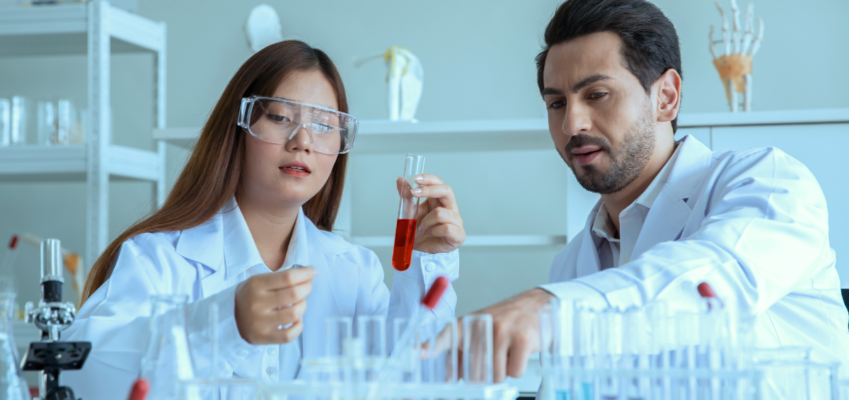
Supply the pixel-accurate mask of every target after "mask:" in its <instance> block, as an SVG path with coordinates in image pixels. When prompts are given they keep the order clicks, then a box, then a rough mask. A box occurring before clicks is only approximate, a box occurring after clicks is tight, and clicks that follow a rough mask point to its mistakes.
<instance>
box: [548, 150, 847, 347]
mask: <svg viewBox="0 0 849 400" xmlns="http://www.w3.org/2000/svg"><path fill="white" fill-rule="evenodd" d="M681 146H683V147H682V148H681V149H680V154H679V155H678V158H677V159H676V161H675V163H674V165H673V166H672V171H671V174H670V175H669V180H668V181H667V182H666V184H665V185H664V186H663V188H662V190H661V191H660V194H659V195H658V197H657V199H656V200H655V202H654V204H653V205H652V206H651V208H650V209H649V210H647V212H648V214H647V216H646V218H645V223H644V224H643V227H642V230H641V231H640V233H639V236H638V238H637V241H636V244H635V246H634V250H633V252H632V255H631V257H630V262H627V263H624V264H623V265H621V266H619V267H617V268H607V269H604V270H601V266H600V261H599V255H598V246H599V240H600V239H599V237H598V236H597V235H594V234H593V233H592V232H591V229H592V224H593V221H594V217H595V215H596V214H597V212H598V210H599V207H601V206H602V203H601V202H600V201H599V202H598V204H596V206H595V207H594V208H593V210H592V211H591V212H590V216H589V218H588V219H587V225H586V226H585V227H584V230H582V231H581V232H580V234H579V235H578V236H576V237H575V238H574V239H572V240H571V241H570V243H569V244H568V245H567V246H566V248H565V249H563V251H561V252H560V253H559V254H558V255H557V257H556V258H555V259H554V262H553V263H552V265H551V274H550V281H551V283H549V284H547V285H543V286H542V287H543V288H545V289H546V290H548V291H550V292H552V293H554V294H555V295H556V296H557V297H559V298H561V299H569V298H581V299H583V300H584V301H589V302H591V303H595V305H596V307H607V306H610V307H618V308H620V309H627V308H630V307H635V306H642V305H645V304H646V303H647V302H649V301H652V300H655V299H658V300H661V301H666V302H667V303H668V304H669V305H670V306H671V307H673V308H679V309H681V308H690V309H692V308H693V307H695V306H696V302H697V300H698V299H699V296H698V294H697V291H696V285H698V284H699V283H700V282H704V281H706V282H708V283H710V285H711V286H712V287H713V289H714V290H715V291H716V293H717V295H718V296H719V298H720V299H721V300H722V301H723V302H724V303H725V305H726V306H728V307H730V308H731V309H732V310H734V311H736V312H737V313H739V315H741V316H742V317H743V318H752V319H753V320H754V321H753V322H754V333H755V335H756V340H757V345H758V346H759V347H778V346H806V347H811V348H812V349H813V354H812V356H813V358H814V359H817V360H820V361H842V362H847V361H849V332H847V322H849V315H847V311H846V306H845V305H844V304H843V299H842V297H841V294H840V278H839V277H838V275H837V269H836V268H835V262H836V259H835V253H834V250H832V249H831V246H830V245H829V241H828V211H827V209H826V202H825V196H824V195H823V192H822V190H821V189H820V186H819V184H818V183H817V180H816V179H815V178H814V176H813V175H812V174H811V172H810V171H809V170H808V169H807V168H806V167H805V166H804V165H802V163H800V162H799V161H797V160H795V159H794V158H792V157H790V156H789V155H787V154H786V153H784V152H783V151H781V150H778V149H775V148H760V149H752V150H745V151H738V152H728V153H724V154H715V153H711V150H710V149H708V148H707V147H705V146H704V145H703V144H701V143H700V142H699V141H698V140H696V138H694V137H692V136H687V137H686V138H685V139H684V142H683V143H682V144H681ZM837 200H840V199H837ZM838 206H839V205H838Z"/></svg>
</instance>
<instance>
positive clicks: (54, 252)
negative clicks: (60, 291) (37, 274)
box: [41, 239, 65, 283]
mask: <svg viewBox="0 0 849 400" xmlns="http://www.w3.org/2000/svg"><path fill="white" fill-rule="evenodd" d="M47 281H57V282H65V277H64V275H63V273H62V243H61V242H59V239H46V240H44V241H42V242H41V282H42V283H43V282H47Z"/></svg>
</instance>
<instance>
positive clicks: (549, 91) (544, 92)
mask: <svg viewBox="0 0 849 400" xmlns="http://www.w3.org/2000/svg"><path fill="white" fill-rule="evenodd" d="M547 94H555V95H562V94H563V91H562V90H560V89H555V88H548V87H547V88H543V89H542V95H543V96H545V95H547Z"/></svg>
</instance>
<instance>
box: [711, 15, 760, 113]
mask: <svg viewBox="0 0 849 400" xmlns="http://www.w3.org/2000/svg"><path fill="white" fill-rule="evenodd" d="M716 8H717V9H719V15H720V17H722V40H721V41H714V40H713V26H711V27H710V54H711V55H713V65H714V66H715V67H716V70H717V72H719V78H720V79H722V85H723V86H725V97H726V98H727V99H728V104H729V105H730V106H731V112H737V111H738V110H739V108H740V103H741V102H740V95H742V96H743V99H742V100H743V101H742V105H743V111H751V110H752V58H753V57H754V56H755V54H756V53H757V52H758V49H760V47H761V39H762V38H763V33H764V23H763V20H761V19H760V18H758V34H757V36H755V35H754V30H753V27H754V17H755V3H754V2H752V3H749V6H748V8H747V9H746V30H745V32H743V33H742V34H741V32H740V11H739V10H738V8H737V0H731V13H732V19H733V21H734V31H733V32H729V31H728V19H726V18H725V11H724V10H723V9H722V7H721V6H720V5H719V3H716ZM717 43H721V44H722V45H723V53H722V55H717V51H716V45H717Z"/></svg>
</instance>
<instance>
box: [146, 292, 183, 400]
mask: <svg viewBox="0 0 849 400" xmlns="http://www.w3.org/2000/svg"><path fill="white" fill-rule="evenodd" d="M150 301H151V313H150V342H148V344H147V350H146V351H145V353H144V357H143V358H142V361H141V377H142V378H145V379H147V380H148V382H150V392H149V398H151V399H176V398H177V382H178V381H185V380H189V379H194V367H193V365H192V357H191V353H190V351H189V342H188V337H187V336H186V302H187V301H188V297H187V296H185V295H162V296H151V298H150Z"/></svg>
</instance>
